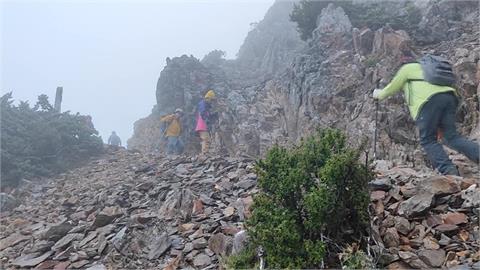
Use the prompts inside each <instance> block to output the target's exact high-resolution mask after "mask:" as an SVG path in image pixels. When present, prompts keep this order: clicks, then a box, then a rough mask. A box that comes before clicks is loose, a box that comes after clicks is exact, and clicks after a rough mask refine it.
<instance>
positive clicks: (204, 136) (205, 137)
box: [198, 131, 210, 154]
mask: <svg viewBox="0 0 480 270" xmlns="http://www.w3.org/2000/svg"><path fill="white" fill-rule="evenodd" d="M198 135H200V140H201V141H202V154H206V153H207V152H208V147H209V146H210V134H209V133H208V131H199V132H198Z"/></svg>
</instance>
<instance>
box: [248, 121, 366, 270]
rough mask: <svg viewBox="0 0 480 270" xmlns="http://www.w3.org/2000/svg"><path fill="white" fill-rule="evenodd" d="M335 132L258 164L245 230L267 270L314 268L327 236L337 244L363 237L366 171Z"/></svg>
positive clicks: (321, 133) (325, 247)
mask: <svg viewBox="0 0 480 270" xmlns="http://www.w3.org/2000/svg"><path fill="white" fill-rule="evenodd" d="M358 152H359V151H358V150H355V149H351V148H349V147H348V146H347V144H346V137H345V135H344V134H343V133H342V132H340V131H339V130H333V129H326V130H321V131H318V132H317V133H316V134H315V135H313V136H311V137H309V138H307V139H305V140H303V141H302V142H301V143H300V145H299V146H297V147H295V148H293V149H291V150H287V149H285V148H282V147H279V146H275V147H273V148H272V149H271V150H270V151H269V152H268V153H267V154H266V157H265V159H264V160H260V161H258V163H257V174H258V185H259V187H260V192H259V193H258V194H257V195H256V196H255V198H254V204H253V212H252V217H251V218H250V219H249V220H248V221H247V229H248V232H249V235H250V237H251V239H252V243H253V244H254V245H255V246H262V247H263V248H264V250H265V260H266V263H267V266H268V267H269V268H318V267H319V266H320V264H321V262H322V260H324V259H325V257H326V255H327V253H328V252H327V251H328V245H327V243H325V242H324V241H322V239H324V238H323V237H328V238H329V239H333V240H335V241H337V242H338V243H339V244H341V243H346V242H349V241H351V238H353V236H355V237H358V236H361V235H363V234H364V233H365V231H366V226H367V225H368V213H367V207H368V202H369V197H368V191H367V183H368V181H369V180H370V179H372V173H371V171H370V170H369V169H368V168H366V167H365V166H364V165H362V164H360V163H359V162H358V158H359V155H358Z"/></svg>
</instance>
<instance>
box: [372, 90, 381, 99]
mask: <svg viewBox="0 0 480 270" xmlns="http://www.w3.org/2000/svg"><path fill="white" fill-rule="evenodd" d="M381 92H382V89H378V88H377V89H375V90H373V98H374V99H377V100H378V99H380V93H381Z"/></svg>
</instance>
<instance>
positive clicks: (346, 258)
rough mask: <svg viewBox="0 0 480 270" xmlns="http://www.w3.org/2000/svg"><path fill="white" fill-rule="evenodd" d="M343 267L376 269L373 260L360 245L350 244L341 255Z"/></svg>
mask: <svg viewBox="0 0 480 270" xmlns="http://www.w3.org/2000/svg"><path fill="white" fill-rule="evenodd" d="M339 257H340V262H341V263H342V269H374V268H375V265H374V264H373V260H372V258H371V257H369V256H368V255H367V254H365V252H363V251H362V250H359V249H358V245H356V244H353V245H348V246H347V247H346V248H345V249H344V251H343V252H342V253H340V255H339Z"/></svg>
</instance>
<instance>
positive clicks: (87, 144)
mask: <svg viewBox="0 0 480 270" xmlns="http://www.w3.org/2000/svg"><path fill="white" fill-rule="evenodd" d="M0 107H1V117H2V118H1V156H2V159H1V178H2V184H3V185H17V184H18V182H19V180H20V179H22V178H32V177H37V176H48V175H51V174H53V173H58V172H61V171H63V170H65V169H68V168H70V167H72V166H74V165H76V164H78V162H79V161H82V160H84V159H86V158H88V157H90V156H91V155H95V154H99V153H100V152H101V151H102V149H103V142H102V140H101V138H100V137H98V136H97V134H98V132H97V131H96V130H95V129H94V128H93V125H92V124H91V120H90V118H89V117H87V116H83V115H79V114H70V113H69V112H65V113H57V112H55V111H54V110H53V107H52V105H50V103H49V102H48V97H47V96H46V95H41V96H39V98H38V102H37V104H36V105H35V106H34V107H33V108H31V107H30V105H29V104H28V103H27V102H20V104H19V105H17V106H15V105H13V100H12V94H11V93H8V94H5V95H4V96H2V97H1V98H0Z"/></svg>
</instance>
